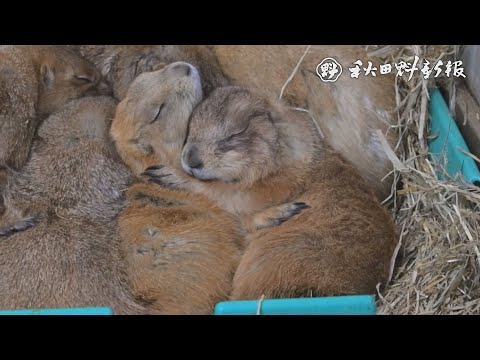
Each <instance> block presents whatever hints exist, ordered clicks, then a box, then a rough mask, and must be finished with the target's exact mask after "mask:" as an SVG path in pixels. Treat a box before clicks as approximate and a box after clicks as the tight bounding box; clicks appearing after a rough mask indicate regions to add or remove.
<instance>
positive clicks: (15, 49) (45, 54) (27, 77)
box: [0, 46, 106, 169]
mask: <svg viewBox="0 0 480 360" xmlns="http://www.w3.org/2000/svg"><path fill="white" fill-rule="evenodd" d="M105 91H106V84H104V83H103V82H102V81H101V76H100V74H99V73H98V71H97V70H96V69H95V67H94V66H93V65H92V64H90V63H89V62H88V61H86V60H84V59H82V58H81V57H80V56H79V55H77V54H75V53H73V52H71V51H69V50H67V49H63V48H60V47H57V46H2V47H0V134H1V139H0V166H2V165H4V166H8V167H11V168H14V169H19V168H21V167H22V166H23V165H24V164H25V162H26V161H27V158H28V154H29V151H30V147H31V144H32V141H33V137H34V134H35V131H36V129H37V127H38V125H39V124H40V123H41V121H42V120H43V119H45V118H46V117H47V116H48V115H50V114H51V113H52V112H53V111H55V110H57V109H59V108H60V107H61V106H62V105H64V104H65V103H67V102H68V101H69V100H72V99H76V98H79V97H82V96H86V95H96V94H97V93H98V94H102V93H104V92H105Z"/></svg>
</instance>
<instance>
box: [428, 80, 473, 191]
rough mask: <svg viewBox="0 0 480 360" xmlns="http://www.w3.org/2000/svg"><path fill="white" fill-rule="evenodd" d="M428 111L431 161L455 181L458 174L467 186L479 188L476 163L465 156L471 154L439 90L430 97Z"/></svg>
mask: <svg viewBox="0 0 480 360" xmlns="http://www.w3.org/2000/svg"><path fill="white" fill-rule="evenodd" d="M429 107H430V117H431V128H430V133H429V139H430V142H429V148H430V154H431V157H432V158H433V159H434V160H435V162H436V163H437V164H439V165H440V166H442V167H443V168H444V169H445V170H446V173H447V174H448V175H449V176H451V177H455V176H456V175H457V174H459V173H460V174H462V175H463V177H464V178H465V180H467V181H468V182H470V183H472V184H474V183H477V184H478V182H480V171H479V170H478V166H477V164H476V163H475V160H473V159H472V158H471V157H470V156H468V155H467V154H466V153H470V150H469V149H468V147H467V144H466V143H465V140H464V139H463V136H462V134H461V133H460V130H459V129H458V127H457V124H456V123H455V120H454V119H453V118H452V116H451V115H450V111H449V110H448V107H447V104H446V103H445V100H444V99H443V96H442V94H441V93H440V91H439V90H438V89H434V90H433V91H432V92H431V93H430V104H429ZM462 150H463V151H462ZM465 152H466V153H465ZM437 175H438V177H439V178H440V179H443V178H444V176H443V175H442V174H441V173H440V172H439V171H437Z"/></svg>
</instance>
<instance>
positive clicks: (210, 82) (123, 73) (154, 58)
mask: <svg viewBox="0 0 480 360" xmlns="http://www.w3.org/2000/svg"><path fill="white" fill-rule="evenodd" d="M79 52H80V53H81V54H82V56H84V57H85V58H86V59H88V60H89V61H91V62H92V63H94V64H95V66H97V68H98V69H99V70H100V72H101V73H102V75H103V76H105V78H106V79H107V80H108V81H109V83H110V84H111V85H112V87H113V92H114V95H115V97H116V98H117V99H119V100H121V99H123V98H124V97H125V95H126V93H127V90H128V88H129V86H130V84H131V83H132V81H133V80H134V79H135V78H136V77H137V76H138V75H139V74H141V73H143V72H150V71H154V70H158V69H160V68H161V67H163V66H165V65H167V64H169V63H173V62H177V61H183V62H187V63H190V64H192V65H193V66H195V67H196V69H198V72H199V73H200V75H201V77H202V87H203V91H204V93H205V94H208V93H210V92H211V91H212V90H213V89H214V88H215V87H217V86H223V85H226V79H225V78H224V76H223V74H222V71H221V69H220V67H219V66H218V63H217V61H216V59H215V56H214V55H213V54H212V53H211V51H210V50H209V49H208V48H207V47H206V46H201V45H81V46H80V47H79Z"/></svg>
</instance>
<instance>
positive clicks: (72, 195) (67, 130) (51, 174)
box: [1, 97, 133, 226]
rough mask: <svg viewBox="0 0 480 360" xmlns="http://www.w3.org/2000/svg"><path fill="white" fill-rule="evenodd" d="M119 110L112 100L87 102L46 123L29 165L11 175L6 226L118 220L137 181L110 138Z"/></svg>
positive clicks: (78, 102) (71, 105) (72, 105)
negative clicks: (72, 218) (44, 220)
mask: <svg viewBox="0 0 480 360" xmlns="http://www.w3.org/2000/svg"><path fill="white" fill-rule="evenodd" d="M115 105H116V103H115V101H114V100H113V99H111V98H109V97H88V98H83V99H79V100H76V101H72V102H70V103H69V104H67V105H66V106H65V107H64V108H62V109H60V110H59V111H57V112H55V113H54V114H53V115H51V116H50V117H49V118H48V119H47V120H45V122H44V123H43V124H42V126H41V127H40V128H39V130H38V140H36V141H35V143H34V146H33V148H32V155H31V158H30V159H29V161H28V163H27V164H26V165H25V166H24V167H23V169H22V170H20V171H18V172H15V171H10V174H9V177H8V185H7V188H6V191H5V205H6V208H7V210H6V212H5V215H4V217H3V219H2V220H1V221H2V222H3V223H4V225H3V226H5V225H6V224H12V223H15V222H16V221H18V220H21V219H25V218H30V217H32V216H33V217H37V218H41V217H45V216H47V215H48V214H50V213H56V214H77V215H82V216H85V217H87V218H91V219H93V220H95V221H102V222H110V221H111V220H112V219H113V218H114V217H115V216H116V214H118V212H119V211H120V210H121V209H122V202H121V201H120V199H121V198H122V195H123V194H122V192H123V191H124V190H126V189H127V187H128V185H129V184H130V183H131V182H132V181H133V176H132V175H131V173H130V172H129V171H128V169H127V168H126V167H125V166H124V165H123V164H122V163H121V162H119V160H120V159H118V155H116V152H115V147H114V144H113V142H112V141H111V140H110V138H109V125H110V122H111V119H112V118H113V115H114V111H115Z"/></svg>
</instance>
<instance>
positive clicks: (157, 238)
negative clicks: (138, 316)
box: [111, 62, 243, 314]
mask: <svg viewBox="0 0 480 360" xmlns="http://www.w3.org/2000/svg"><path fill="white" fill-rule="evenodd" d="M201 99H202V86H201V82H200V77H199V74H198V71H197V69H196V68H195V67H194V66H192V65H191V64H187V63H184V62H176V63H172V64H170V65H167V66H166V67H164V68H162V69H161V70H156V71H153V72H145V73H142V74H140V75H139V76H138V77H136V79H135V80H134V81H133V82H132V84H131V85H130V88H129V89H128V91H127V93H126V96H125V98H124V99H123V100H122V101H121V102H120V104H119V105H118V107H117V110H116V114H115V118H114V120H113V124H112V128H111V134H112V138H113V139H114V140H115V143H116V147H117V149H118V153H119V154H120V156H121V157H122V159H123V160H124V161H125V163H126V164H127V165H128V166H129V167H130V168H131V169H132V171H133V172H134V173H135V174H136V175H140V174H141V173H142V172H143V171H144V170H145V169H146V168H147V167H149V166H151V165H153V164H157V163H159V162H161V163H163V164H167V165H170V166H177V167H178V168H180V154H181V151H182V146H183V143H184V141H185V137H186V135H187V127H188V119H189V117H190V115H191V112H192V111H193V108H194V107H195V106H196V105H197V104H198V103H199V102H200V101H201ZM128 200H129V205H128V207H127V208H126V209H125V210H124V211H123V212H122V213H121V215H120V217H119V229H120V234H121V237H122V244H123V250H124V254H125V257H126V259H127V267H128V274H129V279H130V280H131V284H132V286H133V289H134V291H135V294H136V297H137V299H140V300H141V302H142V303H143V304H146V305H145V306H147V307H148V308H149V309H151V310H152V311H154V312H155V313H160V314H211V313H212V312H213V308H214V306H215V304H216V303H217V302H219V301H223V300H227V299H228V297H229V296H230V294H231V291H232V281H233V275H234V273H235V270H236V268H237V266H238V264H239V261H240V256H241V253H242V250H243V241H242V239H241V235H240V228H239V224H238V222H237V220H236V219H235V218H234V217H232V216H231V215H229V214H228V213H227V212H225V211H223V210H221V209H220V208H218V207H217V206H215V205H214V203H213V202H211V201H209V200H208V199H206V198H204V197H203V196H201V195H197V194H192V193H188V192H183V191H172V190H168V189H164V188H162V187H159V186H157V185H155V184H142V183H140V184H135V185H133V186H132V187H130V188H129V190H128Z"/></svg>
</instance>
